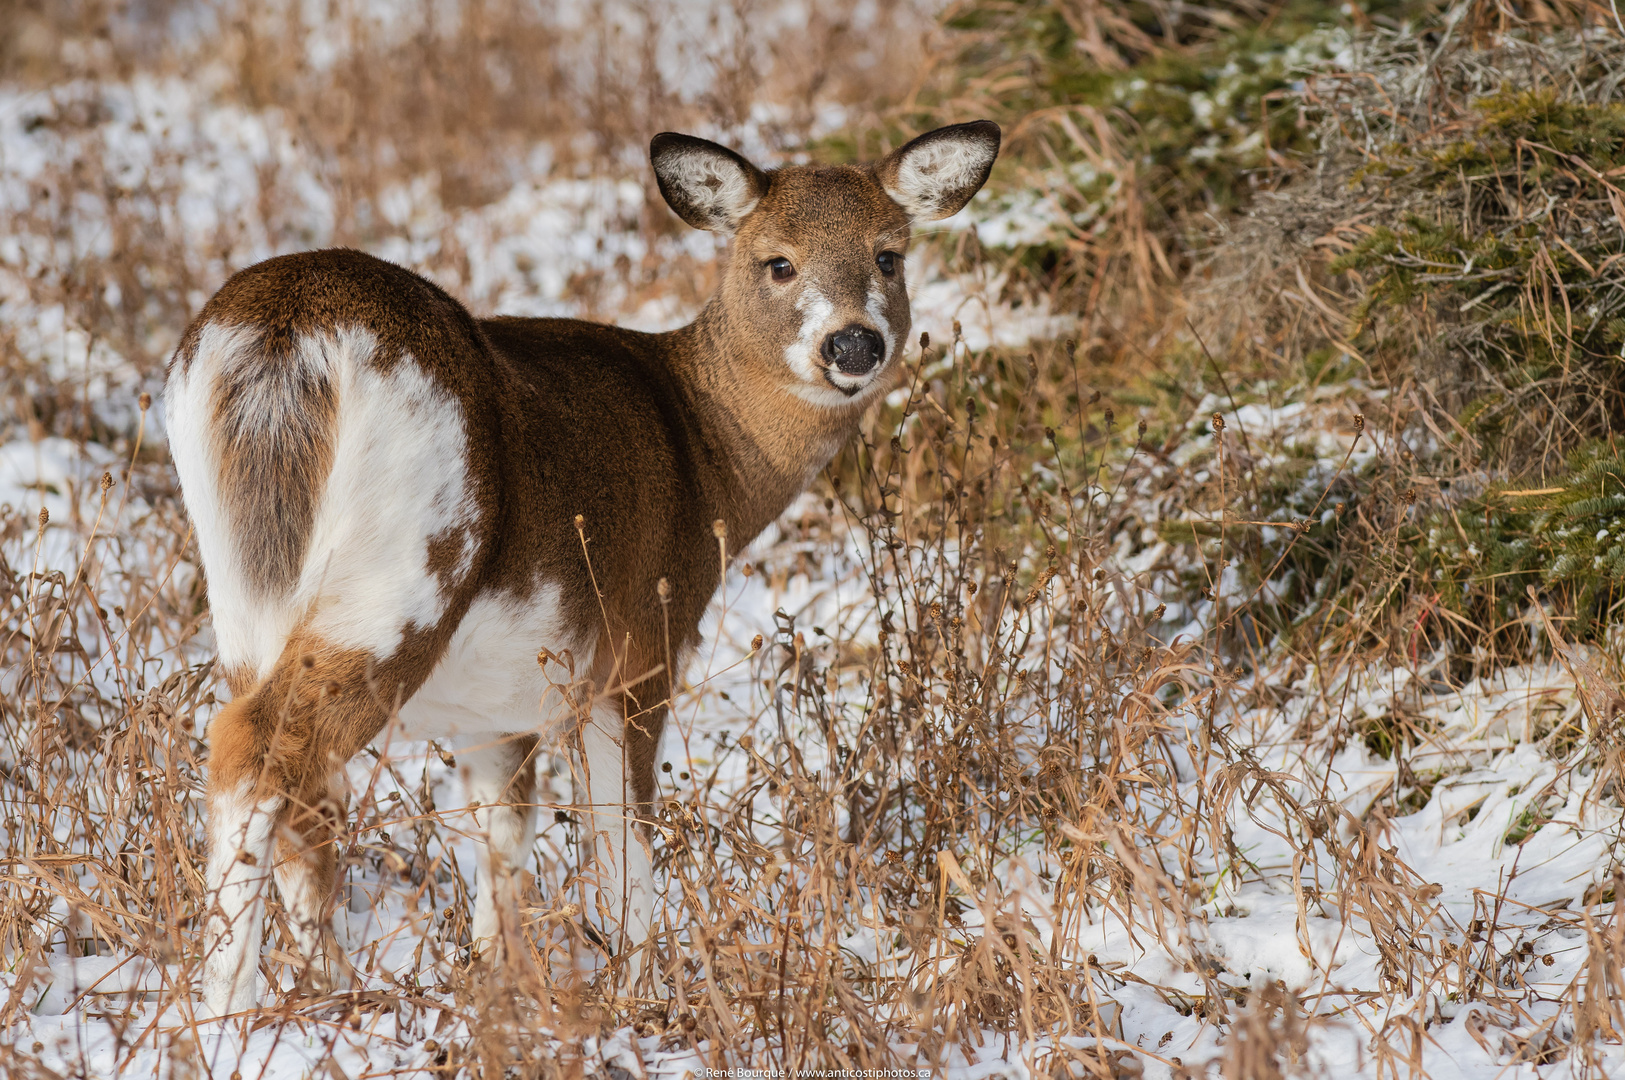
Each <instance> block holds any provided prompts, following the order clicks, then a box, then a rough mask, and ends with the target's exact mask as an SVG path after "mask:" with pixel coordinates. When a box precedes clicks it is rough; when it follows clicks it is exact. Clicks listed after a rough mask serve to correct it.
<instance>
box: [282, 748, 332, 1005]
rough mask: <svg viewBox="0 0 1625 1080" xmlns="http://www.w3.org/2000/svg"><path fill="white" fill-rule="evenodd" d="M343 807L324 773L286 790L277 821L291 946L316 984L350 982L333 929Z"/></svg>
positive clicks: (321, 986)
mask: <svg viewBox="0 0 1625 1080" xmlns="http://www.w3.org/2000/svg"><path fill="white" fill-rule="evenodd" d="M312 779H315V778H314V777H313V778H312ZM343 812H344V811H343V807H342V806H340V805H339V804H338V803H337V802H335V801H334V797H333V794H332V786H331V781H330V780H329V779H328V778H327V777H322V778H321V781H320V783H319V784H318V785H317V786H313V787H311V788H310V789H308V790H306V791H304V792H301V793H300V794H298V795H296V796H290V797H289V798H288V801H287V802H286V803H285V804H284V806H283V807H282V813H281V815H280V817H279V819H278V821H277V829H276V868H275V870H276V888H277V892H278V893H279V894H280V895H281V897H282V907H283V909H284V910H285V911H286V913H287V918H288V928H289V930H290V931H291V932H292V934H293V939H294V947H295V948H296V950H297V951H298V954H299V955H300V956H301V957H303V958H304V959H305V961H306V964H307V967H306V970H305V980H306V981H307V982H308V983H309V984H310V985H311V986H312V987H314V988H316V989H319V990H329V989H332V990H337V989H342V988H344V987H345V986H346V985H347V984H348V982H349V979H348V975H349V964H348V962H347V961H346V959H345V958H344V956H343V955H342V953H341V951H340V950H339V948H338V942H337V941H336V940H335V939H334V936H333V929H332V927H333V908H334V901H335V899H336V896H337V885H338V844H337V834H338V831H339V826H340V825H341V823H342V822H341V817H340V815H342V814H343Z"/></svg>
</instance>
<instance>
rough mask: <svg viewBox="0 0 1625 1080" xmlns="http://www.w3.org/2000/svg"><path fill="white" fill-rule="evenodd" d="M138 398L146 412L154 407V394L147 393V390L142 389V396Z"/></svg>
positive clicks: (142, 409)
mask: <svg viewBox="0 0 1625 1080" xmlns="http://www.w3.org/2000/svg"><path fill="white" fill-rule="evenodd" d="M136 400H137V403H138V404H140V406H141V411H142V412H146V411H147V410H148V409H150V408H152V395H151V394H149V393H147V392H146V391H145V390H143V391H141V396H140V397H139V398H137V399H136Z"/></svg>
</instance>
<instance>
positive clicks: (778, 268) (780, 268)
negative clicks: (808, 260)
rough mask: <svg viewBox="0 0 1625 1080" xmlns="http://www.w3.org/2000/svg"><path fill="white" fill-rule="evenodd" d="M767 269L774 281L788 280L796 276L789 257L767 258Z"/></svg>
mask: <svg viewBox="0 0 1625 1080" xmlns="http://www.w3.org/2000/svg"><path fill="white" fill-rule="evenodd" d="M767 269H768V270H769V272H771V273H772V275H773V280H774V281H789V280H790V279H791V278H793V277H795V276H796V268H795V267H793V266H791V265H790V260H789V259H769V260H767Z"/></svg>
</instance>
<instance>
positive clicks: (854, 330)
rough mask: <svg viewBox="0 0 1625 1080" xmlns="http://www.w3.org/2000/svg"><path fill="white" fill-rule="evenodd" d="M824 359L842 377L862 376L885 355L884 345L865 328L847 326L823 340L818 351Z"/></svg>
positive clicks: (878, 336) (878, 337) (876, 335)
mask: <svg viewBox="0 0 1625 1080" xmlns="http://www.w3.org/2000/svg"><path fill="white" fill-rule="evenodd" d="M820 351H821V352H823V354H824V359H825V360H826V361H828V362H829V363H831V364H834V365H835V366H836V367H837V368H840V370H841V373H842V374H843V375H864V374H867V373H868V372H870V371H872V370H873V369H874V366H875V365H876V364H878V363H880V359H881V357H882V356H884V355H885V354H886V343H885V342H884V341H882V340H880V335H879V334H877V333H875V332H874V331H873V330H871V329H869V328H868V327H867V326H857V325H855V324H854V325H852V326H847V327H843V328H842V329H840V330H837V331H835V333H833V334H831V335H830V336H829V337H827V338H825V339H824V347H823V348H822V349H821V350H820Z"/></svg>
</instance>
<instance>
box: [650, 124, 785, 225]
mask: <svg viewBox="0 0 1625 1080" xmlns="http://www.w3.org/2000/svg"><path fill="white" fill-rule="evenodd" d="M649 162H650V164H652V165H653V166H654V169H655V179H656V180H657V181H658V182H659V184H660V194H661V195H662V196H663V197H664V198H665V200H666V205H667V206H669V207H671V208H672V210H673V211H675V212H676V214H677V216H678V217H680V218H682V219H683V220H684V221H686V222H688V223H689V224H690V225H692V226H694V227H695V228H696V229H705V230H706V231H708V232H719V233H731V232H733V231H734V230H735V229H737V228H739V223H740V222H741V221H744V220H745V215H746V214H749V213H750V212H751V211H752V210H754V209H756V204H757V203H758V202H760V201H761V198H762V196H763V195H765V194H767V176H766V175H765V174H764V173H763V172H762V170H760V169H758V168H757V167H756V166H754V165H752V164H751V163H750V162H748V161H746V160H745V159H744V158H742V157H740V156H739V155H738V154H736V153H734V152H733V151H732V150H729V149H728V148H727V147H726V146H719V145H717V144H716V143H714V142H707V141H706V140H704V139H696V138H695V137H694V136H692V135H679V134H677V133H676V132H673V131H665V132H661V133H660V134H659V135H656V136H655V137H654V138H653V139H652V140H651V141H650V143H649Z"/></svg>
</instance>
